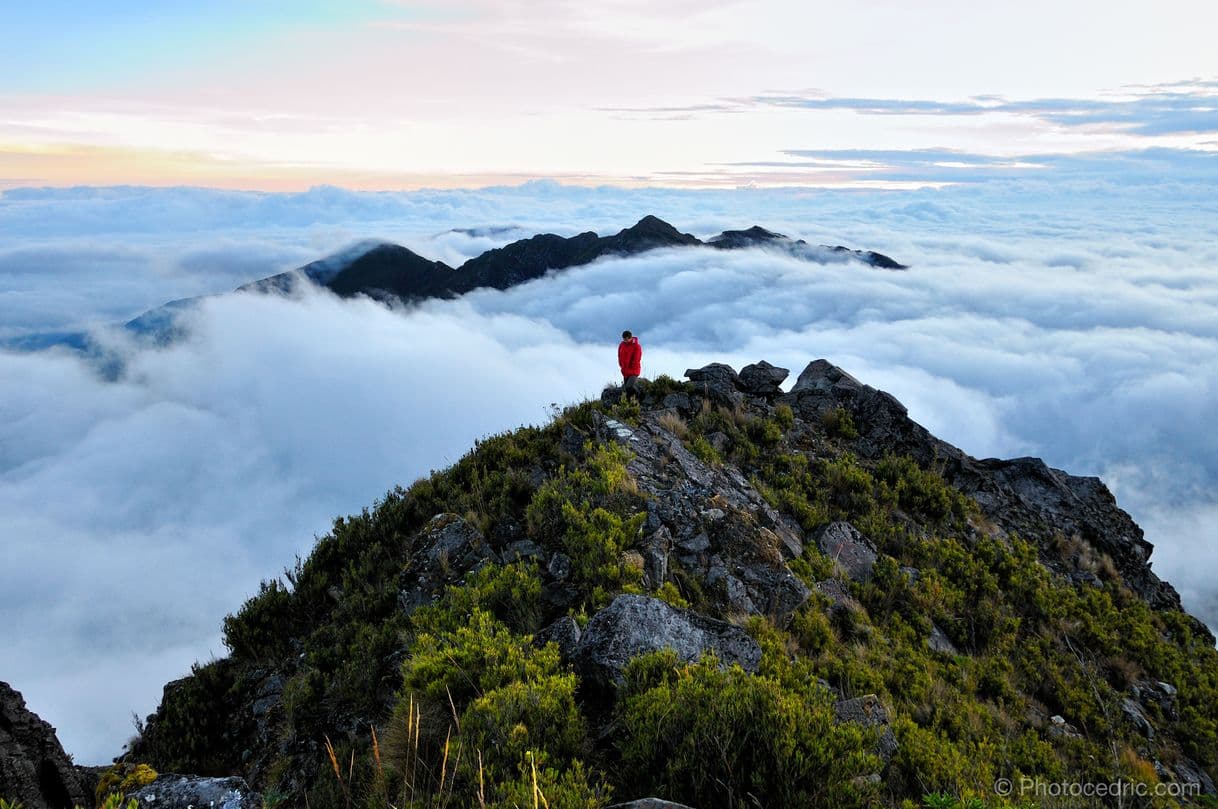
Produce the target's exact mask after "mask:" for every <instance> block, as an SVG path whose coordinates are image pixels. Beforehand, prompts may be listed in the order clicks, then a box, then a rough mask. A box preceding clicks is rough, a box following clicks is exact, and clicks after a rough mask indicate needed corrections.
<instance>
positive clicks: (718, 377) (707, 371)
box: [685, 362, 744, 407]
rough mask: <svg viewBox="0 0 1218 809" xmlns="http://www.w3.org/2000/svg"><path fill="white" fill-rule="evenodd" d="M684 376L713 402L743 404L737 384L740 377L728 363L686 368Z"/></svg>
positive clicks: (729, 404)
mask: <svg viewBox="0 0 1218 809" xmlns="http://www.w3.org/2000/svg"><path fill="white" fill-rule="evenodd" d="M685 376H686V377H688V378H689V381H690V382H693V383H694V386H695V387H696V388H698V390H699V391H701V392H702V393H704V394H705V395H706V397H707V398H708V399H710V400H711V401H712V402H714V403H715V404H718V405H724V406H726V407H736V406H738V405H742V404H744V394H743V393H741V392H740V390H739V386H738V382H739V380H740V377H739V376H737V374H736V371H735V369H733V368H732V367H731V366H730V365H724V364H723V363H721V362H712V363H711V364H710V365H706V366H703V367H702V368H690V369H687V370H686V371H685Z"/></svg>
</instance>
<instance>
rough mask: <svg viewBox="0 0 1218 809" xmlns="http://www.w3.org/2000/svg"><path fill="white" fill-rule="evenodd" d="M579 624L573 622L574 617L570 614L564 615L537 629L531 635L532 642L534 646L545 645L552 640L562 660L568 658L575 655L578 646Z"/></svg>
mask: <svg viewBox="0 0 1218 809" xmlns="http://www.w3.org/2000/svg"><path fill="white" fill-rule="evenodd" d="M581 634H583V633H582V632H580V629H579V624H577V623H575V619H574V618H572V617H571V616H570V615H564V616H563V617H562V618H559V619H558V620H557V621H555V622H554V623H552V624H550V625H549V626H547V627H546V628H544V629H542V630H540V631H538V633H537V634H536V635H534V636H533V644H534V645H536V646H545V645H546V644H547V643H551V642H553V643H554V644H556V645H557V646H558V653H559V654H561V655H562V658H563V660H570V659H571V658H572V657H573V656H574V655H575V650H576V648H577V647H578V646H579V638H580V635H581Z"/></svg>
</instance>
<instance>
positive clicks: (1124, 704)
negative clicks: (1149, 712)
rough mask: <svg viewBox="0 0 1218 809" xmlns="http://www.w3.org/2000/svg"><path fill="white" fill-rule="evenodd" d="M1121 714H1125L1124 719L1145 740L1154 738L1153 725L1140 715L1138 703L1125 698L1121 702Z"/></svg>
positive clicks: (1140, 708)
mask: <svg viewBox="0 0 1218 809" xmlns="http://www.w3.org/2000/svg"><path fill="white" fill-rule="evenodd" d="M1121 713H1123V714H1125V718H1126V719H1128V720H1129V721H1130V723H1131V724H1132V725H1133V726H1134V727H1135V728H1137V730H1138V732H1139V733H1141V734H1142V735H1143V736H1145V737H1146V738H1147V739H1153V738H1154V737H1155V728H1154V725H1152V724H1150V720H1149V719H1147V718H1146V714H1144V713H1142V707H1141V706H1140V705H1138V703H1136V702H1134V701H1133V700H1131V699H1129V698H1128V697H1126V698H1125V699H1123V700H1121Z"/></svg>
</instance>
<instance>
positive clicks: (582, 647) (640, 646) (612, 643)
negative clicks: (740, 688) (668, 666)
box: [574, 595, 761, 689]
mask: <svg viewBox="0 0 1218 809" xmlns="http://www.w3.org/2000/svg"><path fill="white" fill-rule="evenodd" d="M661 649H671V650H673V651H674V652H676V653H677V657H678V658H680V659H681V660H683V661H685V662H687V663H692V662H695V661H697V660H699V659H700V658H701V657H702V656H703V655H704V654H706V653H707V652H710V653H712V654H714V655H715V657H716V658H718V660H719V662H720V663H721V664H722V665H725V666H728V665H732V664H736V665H739V666H740V667H741V668H743V669H744V670H745V671H752V672H755V671H757V666H758V664H759V663H760V662H761V647H760V646H758V645H757V641H755V640H753V639H752V638H751V637H749V636H748V634H747V633H746V632H745V631H744V630H743V629H741V628H740V627H737V626H733V625H731V624H729V623H727V622H725V621H719V620H716V619H714V618H708V617H706V616H705V615H699V614H698V613H696V612H691V611H689V610H679V609H677V608H675V607H671V606H669V605H668V604H666V603H664V602H663V601H661V600H659V599H658V598H648V597H647V596H637V595H621V596H618V597H617V598H615V599H613V602H612V603H611V604H610V605H609V606H608V607H605V608H604V609H603V610H601V611H600V612H598V613H596V615H594V616H592V620H590V621H588V625H587V626H586V627H585V628H584V631H583V634H582V636H581V637H580V639H579V643H578V645H577V646H576V649H575V655H574V657H575V667H576V670H577V671H579V673H580V674H581V675H582V676H583V677H584V679H585V681H586V682H588V683H590V684H593V685H595V686H598V687H600V688H602V689H608V688H611V687H612V686H614V685H617V684H619V683H621V682H622V672H623V670H624V669H625V668H626V664H627V663H629V662H630V661H631V660H632V659H634V658H635V657H638V656H639V655H642V654H646V653H648V652H656V651H660V650H661Z"/></svg>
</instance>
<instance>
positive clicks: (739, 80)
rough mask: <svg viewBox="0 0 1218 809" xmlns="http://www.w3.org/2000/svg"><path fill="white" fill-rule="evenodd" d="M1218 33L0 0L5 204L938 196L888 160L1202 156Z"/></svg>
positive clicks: (1115, 25) (1190, 2)
mask: <svg viewBox="0 0 1218 809" xmlns="http://www.w3.org/2000/svg"><path fill="white" fill-rule="evenodd" d="M1214 30H1218V5H1215V4H1214V3H1212V2H1208V0H1120V1H1118V2H1114V1H1113V0H1072V2H1069V3H1062V2H1059V0H1028V2H1022V3H975V2H966V0H929V1H928V2H924V3H917V4H910V3H902V2H896V1H895V0H833V2H808V1H807V0H740V1H739V2H725V3H706V2H693V1H692V0H675V1H674V2H670V3H664V4H658V5H657V4H655V3H651V2H643V0H608V2H605V1H604V0H602V2H592V3H589V2H571V1H570V0H528V2H524V0H494V2H491V1H490V0H452V1H450V2H444V3H415V2H403V1H401V0H351V1H348V2H324V0H307V1H306V2H287V0H263V1H262V2H258V3H248V2H238V0H220V2H216V3H208V4H205V5H200V4H195V3H182V2H171V3H155V4H154V3H148V2H136V1H135V0H110V1H109V2H105V3H77V2H65V0H49V1H48V2H45V3H36V4H35V3H18V2H13V1H12V0H8V1H7V2H4V3H2V4H0V31H3V32H5V42H4V46H5V47H3V48H0V187H5V186H7V187H14V186H43V185H53V186H71V185H79V184H89V185H95V184H113V183H141V184H155V185H206V186H213V187H214V186H219V187H227V188H242V189H263V190H304V189H307V188H309V187H312V186H314V185H317V184H319V183H329V184H336V185H342V186H344V187H353V188H367V189H405V188H421V187H481V186H485V185H489V184H499V183H515V182H520V181H523V180H528V179H538V178H547V179H558V180H562V181H565V182H568V183H579V184H592V185H595V184H599V183H614V184H617V185H629V186H655V185H664V186H677V187H706V186H712V187H729V188H730V187H736V186H739V185H749V184H757V185H762V186H775V185H779V186H782V185H803V186H808V185H836V186H853V187H859V186H863V187H867V186H876V185H879V186H882V187H889V188H892V187H904V186H906V185H918V184H923V183H926V182H939V181H941V180H939V179H935V178H929V177H925V176H918V177H912V178H894V177H892V176H887V174H886V169H887V168H889V167H890V164H889V163H888V162H887V161H885V160H883V159H878V160H877V159H876V158H877V157H879V156H880V155H881V154H883V153H890V152H891V151H892V150H920V151H925V150H947V151H949V152H959V153H963V155H964V157H963V158H962V159H953V158H952V157H951V156H950V155H941V156H940V159H939V160H938V161H936V162H937V163H941V164H958V163H964V164H970V163H972V162H974V158H973V157H971V156H975V155H983V156H985V157H986V158H987V159H989V160H990V161H995V160H997V161H998V165H1001V166H1004V167H1005V169H1006V170H1007V171H1008V172H1011V173H1021V172H1025V171H1034V170H1035V166H1036V165H1037V164H1038V162H1039V161H1038V160H1037V158H1038V157H1040V158H1043V157H1052V156H1061V155H1078V154H1080V153H1110V152H1123V151H1140V150H1145V149H1172V150H1191V151H1208V152H1213V151H1214V150H1215V149H1216V148H1218V146H1216V144H1218V134H1216V131H1218V84H1216V83H1215V82H1216V80H1218V51H1216V50H1215V49H1214V48H1213V47H1211V45H1212V43H1211V41H1210V40H1211V32H1213V31H1214ZM860 152H861V153H863V154H865V155H867V156H866V157H857V156H853V155H856V154H858V153H860ZM844 153H849V154H844ZM941 167H944V166H941ZM945 168H951V166H950V165H949V166H946V167H945Z"/></svg>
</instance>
